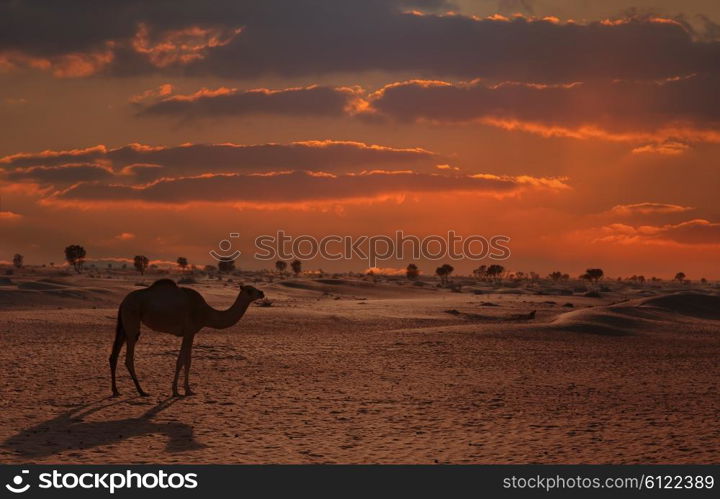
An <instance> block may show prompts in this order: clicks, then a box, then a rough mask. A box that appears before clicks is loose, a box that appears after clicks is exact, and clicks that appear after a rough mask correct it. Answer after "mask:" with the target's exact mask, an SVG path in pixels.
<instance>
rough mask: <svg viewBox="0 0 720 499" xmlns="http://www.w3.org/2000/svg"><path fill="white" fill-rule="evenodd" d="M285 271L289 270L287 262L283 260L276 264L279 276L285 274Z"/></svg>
mask: <svg viewBox="0 0 720 499" xmlns="http://www.w3.org/2000/svg"><path fill="white" fill-rule="evenodd" d="M285 269H287V262H283V261H282V260H278V261H277V262H275V270H277V272H278V274H280V275H283V274H285Z"/></svg>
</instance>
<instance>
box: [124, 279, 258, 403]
mask: <svg viewBox="0 0 720 499" xmlns="http://www.w3.org/2000/svg"><path fill="white" fill-rule="evenodd" d="M264 297H265V294H264V293H263V292H262V291H260V290H258V289H255V288H254V287H252V286H240V293H239V294H238V296H237V298H236V299H235V303H233V304H232V306H231V307H230V308H229V309H227V310H215V309H214V308H212V307H211V306H210V305H208V304H207V302H206V301H205V299H204V298H203V297H202V296H201V295H200V293H198V292H197V291H195V290H194V289H190V288H182V287H179V286H178V285H177V284H175V282H174V281H171V280H170V279H160V280H159V281H155V282H154V283H153V284H152V285H151V286H149V287H147V288H145V289H139V290H136V291H132V292H131V293H129V294H128V295H127V296H126V297H125V299H124V300H123V302H122V303H121V304H120V308H119V309H118V319H117V328H116V333H115V342H114V343H113V347H112V353H111V354H110V376H111V379H112V392H113V397H117V396H119V395H120V392H119V391H118V389H117V384H116V382H115V371H116V367H117V361H118V357H119V355H120V350H121V349H122V347H123V344H124V343H125V342H127V350H126V352H125V366H126V367H127V369H128V371H129V372H130V376H131V377H132V380H133V382H134V383H135V388H136V389H137V391H138V393H139V394H140V395H141V396H143V397H146V396H147V395H148V394H147V393H145V391H143V389H142V388H141V387H140V382H139V381H138V377H137V374H136V373H135V343H137V341H138V338H139V337H140V325H141V324H144V325H145V326H147V327H149V328H150V329H152V330H154V331H158V332H161V333H169V334H172V335H175V336H179V337H181V338H182V345H181V347H180V353H179V355H178V359H177V363H176V365H175V377H174V378H173V383H172V394H173V396H174V397H179V396H180V394H179V393H178V389H177V385H178V378H179V377H180V369H181V368H183V367H184V368H185V385H184V386H185V395H193V392H192V390H191V389H190V364H191V362H192V345H193V339H194V338H195V335H196V334H197V332H198V331H200V330H201V329H202V328H204V327H211V328H214V329H225V328H228V327H231V326H234V325H235V324H237V322H238V321H239V320H240V319H241V318H242V316H243V315H245V311H246V310H247V308H248V306H249V305H250V303H252V302H253V301H255V300H259V299H261V298H264Z"/></svg>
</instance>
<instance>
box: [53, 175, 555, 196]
mask: <svg viewBox="0 0 720 499" xmlns="http://www.w3.org/2000/svg"><path fill="white" fill-rule="evenodd" d="M523 187H527V188H539V187H546V188H562V187H563V184H561V183H560V182H558V181H556V180H545V179H529V178H527V177H522V178H521V179H515V178H504V177H503V178H501V177H493V176H450V175H432V174H423V173H414V172H372V173H367V174H359V175H358V174H344V175H338V176H334V175H327V174H325V175H318V174H310V173H306V172H289V173H277V174H266V175H237V174H235V175H212V176H203V177H188V178H181V179H167V180H160V181H158V182H156V183H153V184H150V185H148V186H144V187H133V186H121V185H108V184H102V183H85V184H78V185H75V186H73V187H71V188H69V189H68V190H66V191H65V192H63V193H62V194H60V195H59V196H58V199H60V200H76V201H111V202H112V201H144V202H151V203H186V202H194V201H206V202H263V203H266V202H267V203H295V202H302V201H322V200H336V199H338V200H341V199H348V198H366V197H374V196H378V195H383V194H405V193H408V192H442V191H450V192H452V191H469V192H488V193H510V192H513V191H515V190H518V189H521V188H523Z"/></svg>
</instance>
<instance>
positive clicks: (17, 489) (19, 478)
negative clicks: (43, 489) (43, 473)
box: [5, 470, 30, 494]
mask: <svg viewBox="0 0 720 499" xmlns="http://www.w3.org/2000/svg"><path fill="white" fill-rule="evenodd" d="M20 473H21V474H20V475H15V476H14V477H13V479H12V483H8V484H6V485H5V488H6V489H8V490H9V491H10V492H12V493H13V494H22V493H23V492H27V491H28V489H29V488H30V484H29V483H26V484H25V485H23V479H24V477H23V475H27V474H28V473H30V471H29V470H22V471H21V472H20Z"/></svg>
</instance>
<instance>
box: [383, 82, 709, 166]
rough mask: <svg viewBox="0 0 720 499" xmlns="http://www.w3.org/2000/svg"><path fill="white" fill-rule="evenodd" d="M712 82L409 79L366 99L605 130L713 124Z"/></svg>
mask: <svg viewBox="0 0 720 499" xmlns="http://www.w3.org/2000/svg"><path fill="white" fill-rule="evenodd" d="M719 84H720V78H718V77H717V76H708V75H704V76H699V75H698V76H692V77H686V78H678V79H669V80H662V81H642V82H638V81H616V82H609V81H607V82H589V83H578V84H572V85H528V84H517V83H504V84H499V85H489V84H487V83H484V82H473V83H467V84H448V83H443V82H432V81H431V82H428V81H409V82H404V83H397V84H392V85H388V86H387V87H385V88H383V89H381V90H380V91H378V92H376V93H375V94H374V95H373V96H372V100H371V104H372V107H373V108H374V109H375V110H376V111H377V112H378V113H380V114H382V115H384V116H387V117H391V118H394V119H398V120H431V121H438V122H464V121H471V120H481V119H487V118H489V119H498V120H509V121H513V120H516V121H521V122H530V123H539V124H543V125H546V126H549V127H552V126H559V127H568V128H579V127H588V126H589V127H596V128H600V129H602V130H605V131H607V132H611V133H634V132H648V133H650V132H653V131H655V130H658V129H662V128H678V129H681V130H682V129H684V128H687V127H693V128H699V129H705V130H717V129H718V128H719V127H720V97H719V96H718V92H717V88H718V86H719ZM679 133H681V131H679ZM675 144H676V146H673V147H671V146H672V144H668V146H667V147H665V148H664V149H662V150H660V149H658V148H655V149H653V151H656V152H663V151H664V152H666V153H671V152H682V150H683V148H682V147H681V145H678V144H680V143H675ZM671 149H672V151H671ZM638 152H644V151H638ZM649 152H652V151H649Z"/></svg>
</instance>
